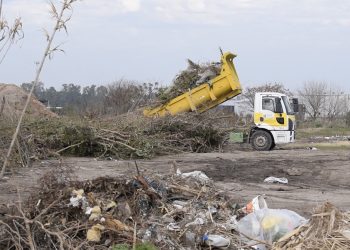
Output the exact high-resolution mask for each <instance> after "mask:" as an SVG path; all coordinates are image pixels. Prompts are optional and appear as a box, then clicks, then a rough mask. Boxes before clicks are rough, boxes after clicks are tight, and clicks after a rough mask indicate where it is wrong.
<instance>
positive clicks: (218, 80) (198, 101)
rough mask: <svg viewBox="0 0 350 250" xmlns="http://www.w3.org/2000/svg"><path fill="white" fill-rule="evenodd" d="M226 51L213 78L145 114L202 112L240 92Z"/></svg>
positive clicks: (231, 62) (229, 54) (233, 67)
mask: <svg viewBox="0 0 350 250" xmlns="http://www.w3.org/2000/svg"><path fill="white" fill-rule="evenodd" d="M235 57H236V55H234V54H232V53H230V52H226V53H224V54H223V55H222V57H221V72H220V74H219V75H218V76H217V77H215V78H214V79H212V80H210V81H208V82H206V83H203V84H201V85H199V86H198V87H195V88H193V89H191V90H189V91H187V92H185V93H183V94H182V95H179V96H177V97H175V98H174V99H172V100H170V101H169V102H167V103H165V104H163V105H161V106H159V107H156V108H153V109H146V110H144V115H146V116H165V115H167V114H170V115H176V114H179V113H182V112H190V111H195V112H199V113H201V112H204V111H207V110H209V109H211V108H213V107H215V106H217V105H219V104H220V103H223V102H225V101H226V100H229V99H231V98H233V97H235V96H237V95H239V94H241V93H242V88H241V84H240V82H239V79H238V76H237V73H236V69H235V66H234V65H233V58H235Z"/></svg>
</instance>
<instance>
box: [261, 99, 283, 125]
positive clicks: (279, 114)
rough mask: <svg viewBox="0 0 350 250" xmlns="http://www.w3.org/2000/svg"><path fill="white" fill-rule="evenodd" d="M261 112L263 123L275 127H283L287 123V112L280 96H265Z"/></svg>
mask: <svg viewBox="0 0 350 250" xmlns="http://www.w3.org/2000/svg"><path fill="white" fill-rule="evenodd" d="M261 101H262V105H261V114H262V116H261V117H260V118H259V121H260V122H261V124H264V125H268V126H272V127H274V128H275V129H277V130H279V129H283V128H284V127H285V126H286V124H287V122H288V121H287V117H286V113H285V112H284V108H283V103H282V100H281V98H280V97H274V96H263V97H262V100H261Z"/></svg>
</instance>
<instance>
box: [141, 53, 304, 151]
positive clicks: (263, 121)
mask: <svg viewBox="0 0 350 250" xmlns="http://www.w3.org/2000/svg"><path fill="white" fill-rule="evenodd" d="M235 57H236V55H234V54H232V53H230V52H226V53H224V54H222V57H221V71H220V74H219V75H218V76H216V77H215V78H213V79H212V80H210V81H208V82H205V83H203V84H201V85H199V86H198V87H195V88H193V89H190V90H189V91H187V92H185V93H183V94H181V95H179V96H177V97H175V98H174V99H172V100H170V101H169V102H167V103H165V104H163V105H160V106H158V107H156V108H151V109H146V110H144V115H146V116H151V117H152V116H165V115H176V114H179V113H183V112H191V111H195V112H199V113H201V112H204V111H207V110H209V109H211V108H213V107H215V106H218V105H219V104H221V103H223V102H225V101H227V100H229V99H231V98H233V97H235V96H237V95H239V94H241V93H242V88H241V84H240V82H239V79H238V76H237V72H236V69H235V67H234V64H233V59H234V58H235ZM292 107H293V108H294V109H293V108H292ZM297 107H298V100H297V99H296V98H293V105H291V104H290V103H289V98H288V97H287V96H286V95H284V94H281V93H274V92H260V93H256V94H255V101H254V126H252V127H251V128H250V130H249V132H248V137H247V141H248V142H249V143H251V144H252V146H253V148H254V149H256V150H271V149H273V148H274V147H275V145H276V144H283V143H289V142H294V140H295V115H294V112H297Z"/></svg>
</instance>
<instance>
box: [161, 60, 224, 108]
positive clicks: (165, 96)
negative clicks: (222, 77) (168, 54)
mask: <svg viewBox="0 0 350 250" xmlns="http://www.w3.org/2000/svg"><path fill="white" fill-rule="evenodd" d="M187 62H188V66H187V69H185V70H183V71H181V72H180V73H179V74H178V75H177V76H176V77H175V79H174V80H173V82H172V85H171V86H170V87H168V88H165V89H161V90H160V92H159V94H158V99H159V101H160V102H161V103H163V104H164V103H167V102H168V101H170V100H171V99H173V98H175V97H176V96H178V95H181V94H183V93H184V92H186V91H188V90H189V89H192V88H195V87H197V86H199V85H201V84H203V83H205V82H208V81H210V80H212V79H213V78H215V77H216V76H218V75H219V74H220V70H221V63H217V62H209V63H200V64H197V63H194V62H193V61H191V60H190V59H187Z"/></svg>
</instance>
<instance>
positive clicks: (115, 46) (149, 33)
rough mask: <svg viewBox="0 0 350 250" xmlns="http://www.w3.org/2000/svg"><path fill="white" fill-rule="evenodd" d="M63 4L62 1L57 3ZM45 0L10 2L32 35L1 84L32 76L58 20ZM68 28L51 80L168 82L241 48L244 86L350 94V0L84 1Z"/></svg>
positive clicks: (1, 74) (9, 61) (10, 59)
mask: <svg viewBox="0 0 350 250" xmlns="http://www.w3.org/2000/svg"><path fill="white" fill-rule="evenodd" d="M53 2H55V3H59V1H55V0H53ZM48 9H49V6H48V1H45V0H4V6H3V14H4V16H5V17H6V18H7V19H9V20H11V19H13V18H14V17H16V16H21V17H22V20H23V24H24V27H23V29H24V33H25V37H24V39H23V40H21V41H20V42H18V43H17V44H16V45H15V46H14V47H13V48H12V49H11V51H10V52H9V54H8V55H7V57H6V59H5V61H4V62H3V63H2V64H1V65H0V82H7V83H18V84H20V83H22V82H28V81H31V80H33V77H34V73H35V62H36V61H38V60H39V58H41V56H42V53H43V50H44V47H45V36H44V34H43V32H42V28H43V27H46V28H48V29H50V27H52V26H53V20H52V19H51V18H50V16H49V13H48ZM68 29H69V34H68V36H66V35H65V34H60V35H59V36H58V37H57V39H56V40H55V43H56V44H59V43H62V42H63V45H62V48H63V49H64V50H65V54H63V53H61V54H56V55H55V56H54V58H53V60H51V61H49V62H48V63H47V64H46V65H45V68H44V72H43V74H42V76H41V80H42V81H43V82H44V83H45V85H46V86H60V85H61V84H63V83H76V84H81V85H87V84H93V83H94V84H104V83H109V82H112V81H114V80H117V79H120V78H125V79H132V80H137V81H142V82H144V81H146V82H148V81H159V82H160V83H162V84H168V83H170V82H171V80H172V79H173V77H174V76H175V75H176V73H178V72H179V71H180V70H181V69H184V68H185V67H186V58H191V59H192V60H193V61H197V62H198V61H199V62H200V61H217V60H218V59H219V51H218V47H219V46H221V47H222V48H223V49H224V50H225V51H226V50H229V51H231V52H233V53H235V54H237V58H236V59H235V61H234V62H235V65H236V68H237V71H238V74H239V77H240V80H241V82H242V85H243V86H251V85H255V84H261V83H266V82H281V83H284V84H285V85H286V86H287V87H289V88H291V89H295V88H298V87H300V86H301V85H302V83H303V82H306V81H311V80H314V81H327V82H330V83H332V84H334V85H337V86H339V87H341V88H343V89H345V90H346V91H350V84H349V79H350V70H349V67H350V48H349V46H350V1H349V0H84V1H78V2H77V3H75V4H74V13H73V17H72V20H71V21H70V22H69V23H68Z"/></svg>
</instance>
